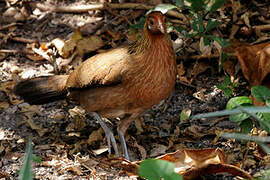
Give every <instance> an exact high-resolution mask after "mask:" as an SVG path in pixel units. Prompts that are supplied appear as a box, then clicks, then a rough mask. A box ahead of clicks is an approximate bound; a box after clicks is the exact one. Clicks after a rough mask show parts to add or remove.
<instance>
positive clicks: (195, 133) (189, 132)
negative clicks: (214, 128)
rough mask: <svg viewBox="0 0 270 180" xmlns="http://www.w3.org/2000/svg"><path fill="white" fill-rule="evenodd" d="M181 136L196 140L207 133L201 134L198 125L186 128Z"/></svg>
mask: <svg viewBox="0 0 270 180" xmlns="http://www.w3.org/2000/svg"><path fill="white" fill-rule="evenodd" d="M183 134H184V135H186V136H191V137H194V138H196V139H197V138H201V137H203V136H205V135H207V134H208V132H206V133H202V132H201V128H200V127H199V126H198V125H195V124H193V125H191V126H189V127H187V128H186V129H185V130H184V132H183Z"/></svg>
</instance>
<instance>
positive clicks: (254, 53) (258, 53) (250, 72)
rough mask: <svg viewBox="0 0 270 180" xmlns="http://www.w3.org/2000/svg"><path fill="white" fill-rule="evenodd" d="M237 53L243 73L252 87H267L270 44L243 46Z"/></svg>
mask: <svg viewBox="0 0 270 180" xmlns="http://www.w3.org/2000/svg"><path fill="white" fill-rule="evenodd" d="M235 51H236V55H237V57H238V60H239V62H240V64H241V68H242V72H243V74H244V76H245V78H246V79H247V80H248V81H249V83H250V85H251V86H254V85H259V84H264V85H267V82H266V79H265V78H266V77H267V75H269V73H270V43H269V42H266V43H262V44H257V45H243V46H240V47H239V48H237V49H236V50H235ZM268 83H269V82H268ZM268 87H269V86H268Z"/></svg>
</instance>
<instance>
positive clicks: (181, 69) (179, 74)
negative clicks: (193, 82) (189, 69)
mask: <svg viewBox="0 0 270 180" xmlns="http://www.w3.org/2000/svg"><path fill="white" fill-rule="evenodd" d="M185 73H186V71H185V68H184V64H183V61H181V62H180V64H179V66H178V76H183V75H184V74H185Z"/></svg>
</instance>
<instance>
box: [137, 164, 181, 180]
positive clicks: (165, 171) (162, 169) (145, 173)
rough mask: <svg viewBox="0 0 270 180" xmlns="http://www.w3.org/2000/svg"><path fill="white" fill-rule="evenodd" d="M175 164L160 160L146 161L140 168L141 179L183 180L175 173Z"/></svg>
mask: <svg viewBox="0 0 270 180" xmlns="http://www.w3.org/2000/svg"><path fill="white" fill-rule="evenodd" d="M174 168H175V166H174V164H173V163H171V162H169V161H164V160H159V159H146V160H144V161H143V162H142V163H141V164H140V167H139V175H140V177H144V178H146V179H148V180H158V179H161V178H163V179H164V180H173V179H175V178H177V180H178V179H179V180H182V177H181V176H180V175H179V174H177V173H175V172H174Z"/></svg>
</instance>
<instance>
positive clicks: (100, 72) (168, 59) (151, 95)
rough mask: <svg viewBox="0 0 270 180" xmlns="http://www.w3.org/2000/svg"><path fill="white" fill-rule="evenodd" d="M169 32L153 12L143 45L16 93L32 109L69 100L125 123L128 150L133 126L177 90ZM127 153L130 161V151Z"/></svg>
mask: <svg viewBox="0 0 270 180" xmlns="http://www.w3.org/2000/svg"><path fill="white" fill-rule="evenodd" d="M166 31H167V26H166V21H165V17H164V16H163V14H162V13H161V12H157V11H155V12H151V13H150V14H149V15H148V16H147V18H146V22H145V26H144V34H143V36H142V37H141V39H140V40H138V41H136V42H133V43H131V44H129V45H128V46H126V47H120V48H116V49H113V50H110V51H108V52H105V53H101V54H98V55H95V56H93V57H91V58H89V59H87V60H86V61H85V62H83V63H82V64H81V65H80V66H79V67H77V68H76V69H75V70H74V71H73V72H72V73H71V74H70V75H61V76H52V77H41V78H35V79H30V80H26V81H23V82H21V83H19V84H18V85H17V86H16V87H15V92H16V93H17V94H18V95H20V96H22V97H23V98H24V99H25V100H26V101H28V102H29V103H32V104H42V103H47V102H49V101H52V100H56V99H55V98H54V97H59V98H60V97H68V98H69V99H71V100H72V101H76V102H79V103H80V105H81V106H82V107H83V108H84V109H85V110H86V111H87V112H89V113H91V112H96V113H98V114H99V115H101V116H102V117H107V118H116V117H120V118H122V119H121V120H120V122H119V124H118V132H119V135H120V141H121V144H122V147H123V150H124V151H126V150H125V149H124V148H125V147H124V146H125V142H122V140H121V138H123V137H121V136H123V135H124V134H125V132H126V130H127V128H128V127H129V125H130V124H131V123H132V122H133V121H134V120H135V119H136V118H137V117H138V116H140V115H141V114H142V113H143V112H144V111H145V110H147V109H149V108H150V107H151V106H153V105H155V104H157V103H159V102H160V101H161V100H163V99H165V98H166V97H167V96H168V95H169V94H170V93H171V92H172V91H173V89H174V85H175V80H176V61H175V54H174V51H173V46H172V42H171V40H170V38H169V36H168V34H167V32H166ZM107 138H108V136H107ZM110 138H112V137H110ZM111 140H112V139H111ZM108 141H109V140H108ZM112 141H113V140H112ZM124 154H125V156H126V157H128V156H127V152H124Z"/></svg>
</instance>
